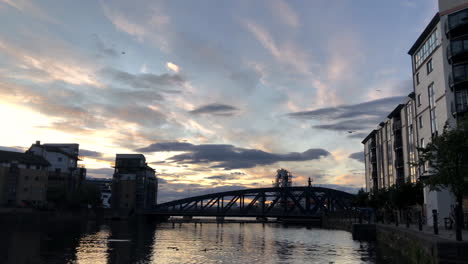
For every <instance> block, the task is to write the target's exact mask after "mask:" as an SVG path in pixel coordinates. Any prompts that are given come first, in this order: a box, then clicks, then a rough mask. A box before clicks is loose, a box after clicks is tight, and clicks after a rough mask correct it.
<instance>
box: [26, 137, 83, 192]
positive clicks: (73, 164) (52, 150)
mask: <svg viewBox="0 0 468 264" xmlns="http://www.w3.org/2000/svg"><path fill="white" fill-rule="evenodd" d="M27 153H30V154H33V155H36V156H40V157H43V158H44V159H46V160H47V161H48V162H49V163H50V166H49V167H48V171H49V180H48V182H49V187H50V188H65V189H66V190H67V191H74V190H76V189H77V188H78V187H79V186H80V185H81V183H82V182H83V181H84V180H85V178H86V169H85V168H84V166H83V165H79V164H78V161H79V160H80V158H79V144H41V142H40V141H36V143H35V144H32V145H31V147H30V148H29V150H28V151H27Z"/></svg>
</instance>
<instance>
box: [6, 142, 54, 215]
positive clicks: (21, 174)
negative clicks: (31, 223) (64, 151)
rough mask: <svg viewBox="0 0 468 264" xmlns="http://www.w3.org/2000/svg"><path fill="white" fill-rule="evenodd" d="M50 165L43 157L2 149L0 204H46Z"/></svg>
mask: <svg viewBox="0 0 468 264" xmlns="http://www.w3.org/2000/svg"><path fill="white" fill-rule="evenodd" d="M49 165H50V164H49V162H47V160H45V159H44V158H42V157H38V156H35V155H31V154H26V153H20V152H12V151H0V206H8V207H18V206H20V207H41V206H44V205H45V204H46V198H47V196H46V195H47V176H48V167H49Z"/></svg>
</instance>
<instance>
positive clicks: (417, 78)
mask: <svg viewBox="0 0 468 264" xmlns="http://www.w3.org/2000/svg"><path fill="white" fill-rule="evenodd" d="M415 79H416V85H418V84H419V72H418V73H416V76H415Z"/></svg>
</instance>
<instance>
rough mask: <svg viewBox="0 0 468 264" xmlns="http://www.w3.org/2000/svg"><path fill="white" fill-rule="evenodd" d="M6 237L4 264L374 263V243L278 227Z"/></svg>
mask: <svg viewBox="0 0 468 264" xmlns="http://www.w3.org/2000/svg"><path fill="white" fill-rule="evenodd" d="M38 230H41V231H38ZM0 233H1V234H2V236H1V237H2V239H1V240H0V241H1V242H0V259H2V261H6V262H5V263H85V264H86V263H177V264H179V263H207V264H209V263H256V262H257V263H376V254H375V249H374V247H373V245H371V244H368V243H359V242H356V241H353V240H352V239H351V235H350V234H349V233H347V232H344V231H332V230H322V229H313V228H312V229H311V228H306V227H301V226H290V227H285V226H281V225H276V224H250V223H249V224H216V223H210V224H207V223H205V224H200V223H197V224H194V223H192V224H171V223H166V224H161V225H158V226H156V225H155V224H148V223H136V222H111V223H106V224H98V223H70V224H67V225H48V226H28V227H24V226H16V227H13V228H0ZM379 263H380V262H379Z"/></svg>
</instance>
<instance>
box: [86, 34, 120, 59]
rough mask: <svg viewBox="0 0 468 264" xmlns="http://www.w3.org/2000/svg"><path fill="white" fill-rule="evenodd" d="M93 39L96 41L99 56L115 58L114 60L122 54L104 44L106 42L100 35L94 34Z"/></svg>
mask: <svg viewBox="0 0 468 264" xmlns="http://www.w3.org/2000/svg"><path fill="white" fill-rule="evenodd" d="M93 38H94V39H95V41H96V48H97V50H98V52H99V54H102V55H104V56H107V57H114V58H115V57H118V56H119V55H120V53H119V52H118V51H117V50H116V49H114V48H113V47H109V46H108V45H106V43H104V41H103V40H102V38H101V37H100V36H99V35H98V34H93Z"/></svg>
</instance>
